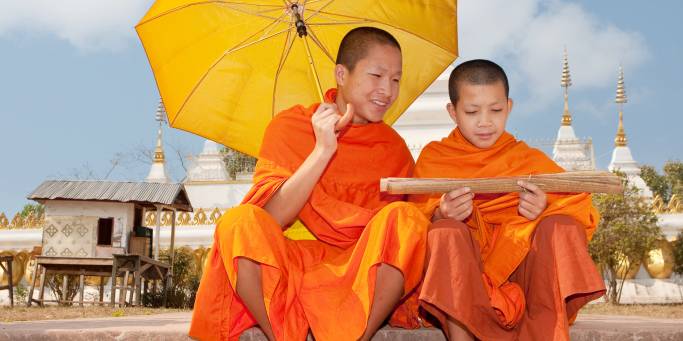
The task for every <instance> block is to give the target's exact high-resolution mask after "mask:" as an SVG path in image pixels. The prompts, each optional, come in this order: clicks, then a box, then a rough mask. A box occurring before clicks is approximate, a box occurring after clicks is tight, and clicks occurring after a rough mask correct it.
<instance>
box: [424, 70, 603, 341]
mask: <svg viewBox="0 0 683 341" xmlns="http://www.w3.org/2000/svg"><path fill="white" fill-rule="evenodd" d="M508 93H509V86H508V80H507V76H506V75H505V72H504V71H503V69H502V68H501V67H500V66H498V65H497V64H495V63H493V62H490V61H487V60H472V61H468V62H465V63H463V64H461V65H459V66H458V67H456V68H455V69H454V70H453V72H452V73H451V75H450V79H449V95H450V100H451V102H450V103H448V105H447V109H448V113H449V114H450V116H451V118H452V119H453V121H454V122H455V123H456V124H457V127H456V128H455V129H454V130H453V132H452V133H451V134H450V135H449V136H448V137H446V138H444V139H442V140H441V141H438V142H432V143H430V144H429V145H427V146H426V147H425V148H424V150H423V151H422V154H421V155H420V157H419V159H418V162H417V165H416V169H415V176H416V177H420V178H481V177H498V176H518V175H529V174H543V173H558V172H562V171H563V170H562V168H560V167H559V166H558V165H557V164H555V163H554V162H553V161H552V160H550V159H549V158H548V157H547V156H545V154H543V153H542V152H541V151H539V150H537V149H533V148H530V147H529V146H527V145H526V144H525V143H524V142H521V141H517V140H516V139H515V138H514V137H513V136H512V135H510V134H509V133H507V132H506V131H505V124H506V122H507V119H508V116H509V114H510V111H511V109H512V100H511V99H510V98H509V97H508ZM518 185H519V186H521V187H523V188H524V189H525V191H524V192H522V193H508V194H497V195H493V194H477V195H474V194H473V193H471V191H470V189H469V188H460V189H457V190H454V191H452V192H449V193H447V194H445V195H443V196H439V195H414V196H411V198H412V199H411V200H412V201H414V202H416V203H417V204H418V205H419V206H420V207H421V208H422V209H423V211H424V212H425V213H426V214H427V215H428V216H429V217H431V220H432V222H433V224H432V226H431V228H430V230H429V233H428V254H427V261H426V270H425V278H424V283H423V285H422V289H421V292H420V294H419V299H420V304H421V306H422V307H423V308H424V309H425V310H427V311H428V312H429V313H431V314H432V315H434V316H435V317H436V318H437V319H438V320H439V321H440V323H441V327H442V328H443V330H444V332H445V334H446V335H447V336H448V337H449V339H452V340H473V339H475V338H476V339H481V340H569V331H568V330H569V323H570V321H573V319H574V318H575V317H576V314H577V313H578V311H579V309H580V308H581V307H582V306H583V305H585V304H586V303H588V302H589V301H591V300H594V299H596V298H598V297H600V296H602V295H603V293H604V290H605V288H604V283H603V281H602V278H601V276H600V274H599V273H598V271H597V269H596V267H595V265H594V264H593V261H592V260H591V258H590V256H589V254H588V251H587V241H588V240H590V238H591V236H592V234H593V232H594V231H595V228H596V225H597V222H598V219H599V216H598V213H597V211H596V210H595V208H594V207H593V206H592V204H591V197H590V195H589V194H587V193H581V194H575V195H560V194H550V193H544V192H543V191H542V190H540V189H539V188H538V187H537V186H535V185H533V184H531V183H528V182H524V181H520V182H519V183H518Z"/></svg>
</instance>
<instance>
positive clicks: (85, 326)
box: [0, 313, 683, 341]
mask: <svg viewBox="0 0 683 341" xmlns="http://www.w3.org/2000/svg"><path fill="white" fill-rule="evenodd" d="M189 321H190V313H170V314H158V315H141V316H127V317H109V318H93V319H73V320H50V321H34V322H16V323H6V324H0V340H68V341H79V340H88V341H93V340H117V341H123V340H164V341H166V340H169V341H174V340H189V338H188V337H187V335H186V334H187V330H188V328H189ZM571 337H572V340H580V341H583V340H596V341H598V340H599V341H602V340H605V341H607V340H610V341H630V340H638V341H647V340H653V341H654V340H666V341H674V340H683V320H667V319H651V318H645V317H630V316H604V315H581V316H579V318H578V320H577V322H576V323H575V324H574V326H573V327H572V329H571ZM241 340H245V341H252V340H254V341H256V340H259V341H260V340H265V338H263V336H262V334H261V333H260V332H259V331H258V330H256V329H252V330H249V331H247V332H246V333H245V334H244V335H242V338H241ZM374 340H377V341H385V340H386V341H388V340H396V341H413V340H445V339H444V337H443V335H442V334H441V332H440V331H438V330H436V329H420V330H401V329H392V328H384V329H382V330H381V331H380V332H379V333H378V334H377V335H376V336H375V338H374Z"/></svg>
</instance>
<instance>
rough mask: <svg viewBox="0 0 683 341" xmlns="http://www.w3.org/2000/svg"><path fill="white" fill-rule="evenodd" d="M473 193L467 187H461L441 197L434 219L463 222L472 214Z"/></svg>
mask: <svg viewBox="0 0 683 341" xmlns="http://www.w3.org/2000/svg"><path fill="white" fill-rule="evenodd" d="M473 199H474V193H472V190H471V189H470V188H469V187H462V188H458V189H456V190H453V191H450V192H448V193H446V194H444V195H442V196H441V201H440V202H439V207H438V208H437V211H438V212H435V215H434V216H435V217H434V218H435V220H436V219H455V220H457V221H464V220H465V219H467V217H469V216H470V215H471V214H472V209H473V207H474V206H473V202H472V200H473Z"/></svg>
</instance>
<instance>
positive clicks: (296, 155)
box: [190, 27, 430, 340]
mask: <svg viewBox="0 0 683 341" xmlns="http://www.w3.org/2000/svg"><path fill="white" fill-rule="evenodd" d="M401 70H402V61H401V49H400V46H399V44H398V42H397V41H396V39H394V37H392V36H391V35H390V34H389V33H387V32H385V31H383V30H380V29H377V28H370V27H362V28H357V29H354V30H352V31H350V32H349V33H348V34H347V35H346V37H345V38H344V39H343V41H342V42H341V45H340V48H339V53H338V56H337V66H336V68H335V77H336V81H337V89H331V90H328V91H327V93H326V94H325V103H323V104H313V105H311V106H310V107H303V106H301V105H298V106H295V107H292V108H290V109H288V110H285V111H283V112H281V113H279V114H278V115H277V116H276V117H275V118H274V119H273V121H272V122H271V123H270V125H269V126H268V128H267V130H266V133H265V137H264V140H263V145H262V147H261V151H260V154H259V161H258V163H257V166H256V170H255V174H254V185H253V187H252V189H251V190H250V192H249V193H248V194H247V196H246V197H245V198H244V200H243V202H242V205H240V206H238V207H236V208H233V209H231V210H229V211H228V212H227V213H226V214H225V215H224V216H223V217H222V218H221V220H220V221H219V222H218V225H217V227H216V232H215V235H214V244H213V247H212V249H211V253H210V254H209V259H208V263H207V266H206V270H205V272H204V274H203V276H202V280H201V284H200V287H199V291H198V293H197V299H196V303H195V308H194V314H193V318H192V325H191V328H190V336H191V337H193V338H197V339H201V340H219V339H220V340H237V339H238V337H239V336H240V334H241V333H242V332H243V331H244V330H246V329H247V328H249V327H251V326H254V325H258V326H260V328H261V330H263V332H264V334H265V335H266V336H267V337H268V339H269V340H305V339H306V336H307V334H308V330H309V327H310V329H311V330H312V333H313V335H314V337H315V338H316V339H318V340H358V339H361V340H368V339H370V337H371V336H372V335H373V334H374V333H375V331H376V330H377V329H378V328H379V327H380V326H381V324H382V323H383V321H384V320H385V319H386V317H387V316H388V315H389V313H390V312H391V311H392V310H393V309H394V307H395V305H396V303H397V302H398V301H399V299H400V298H401V297H402V296H403V295H404V294H405V293H408V292H410V291H411V289H412V288H414V287H415V286H416V285H417V283H418V282H419V281H420V279H421V276H422V272H423V266H424V256H425V252H426V242H427V228H428V226H429V223H430V222H429V220H428V219H427V218H426V217H425V216H424V215H423V214H422V213H421V212H420V211H419V209H417V208H416V207H415V206H414V205H412V204H409V203H405V202H397V200H399V199H401V197H400V196H388V195H384V194H380V192H379V180H380V178H382V177H388V176H410V175H411V172H412V168H413V161H412V159H411V155H410V152H409V150H408V148H407V147H406V145H405V142H404V141H403V140H402V139H401V137H400V136H399V135H398V134H397V133H396V132H395V131H394V130H393V129H392V128H391V127H389V126H388V125H386V124H385V123H383V122H382V118H383V116H384V114H385V113H386V111H387V109H389V107H391V105H392V103H393V102H394V101H395V100H396V97H397V96H398V91H399V81H400V79H401ZM340 113H345V114H344V115H343V116H342V115H340ZM297 218H298V219H299V220H300V221H301V222H303V224H305V226H306V227H307V228H308V230H310V232H312V234H313V235H314V236H315V238H316V239H317V240H298V241H294V240H289V239H287V238H285V237H284V236H283V230H284V229H286V228H287V227H288V226H290V224H292V223H293V222H294V221H295V220H296V219H297Z"/></svg>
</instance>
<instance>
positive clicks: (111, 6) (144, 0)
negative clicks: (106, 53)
mask: <svg viewBox="0 0 683 341" xmlns="http://www.w3.org/2000/svg"><path fill="white" fill-rule="evenodd" d="M151 3H152V0H60V1H54V0H0V9H1V10H0V36H2V35H9V34H13V33H22V32H28V33H47V34H52V35H55V36H57V37H59V38H61V39H64V40H66V41H68V42H69V43H71V44H72V45H74V46H76V47H78V48H79V49H82V50H86V51H90V50H101V49H106V50H117V49H120V48H123V47H125V46H126V45H127V44H129V43H130V41H131V40H132V39H133V38H134V37H135V32H134V28H133V27H134V25H135V24H136V23H137V21H138V20H139V19H140V18H141V17H142V16H143V15H144V13H145V11H146V10H147V9H148V8H149V7H150V5H151Z"/></svg>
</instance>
